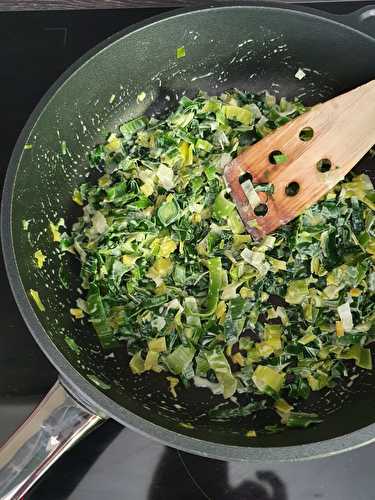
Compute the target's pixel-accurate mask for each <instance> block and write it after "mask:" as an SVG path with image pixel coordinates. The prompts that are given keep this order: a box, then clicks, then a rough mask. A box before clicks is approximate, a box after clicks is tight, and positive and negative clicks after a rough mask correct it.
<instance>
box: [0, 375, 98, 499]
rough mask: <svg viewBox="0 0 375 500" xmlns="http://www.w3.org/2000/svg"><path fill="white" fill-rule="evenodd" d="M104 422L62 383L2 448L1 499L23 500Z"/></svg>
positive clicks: (53, 389) (0, 453)
mask: <svg viewBox="0 0 375 500" xmlns="http://www.w3.org/2000/svg"><path fill="white" fill-rule="evenodd" d="M101 422H103V419H102V418H101V417H100V416H98V415H95V413H93V412H91V411H90V410H89V409H87V408H85V407H84V406H83V405H82V404H81V403H79V402H78V401H76V400H75V399H74V398H73V397H72V396H71V395H70V394H69V393H68V392H67V391H66V389H65V388H64V387H63V385H62V384H61V382H60V381H57V382H56V384H55V385H54V386H53V387H52V389H51V390H50V391H49V393H48V394H47V395H46V397H45V398H44V399H43V401H42V402H41V403H40V404H39V406H38V407H37V408H36V409H35V410H34V412H33V413H32V414H31V415H30V416H29V418H28V419H27V420H26V422H25V423H24V424H23V425H22V426H21V427H20V428H19V429H18V430H17V431H16V432H15V433H14V434H13V436H11V437H10V439H9V440H8V441H7V442H6V443H5V444H4V446H3V447H2V448H1V449H0V498H1V500H19V499H21V498H22V497H23V495H24V494H25V493H27V491H29V489H30V488H31V487H32V486H33V484H34V483H35V482H36V481H37V480H38V479H39V478H40V477H41V476H42V475H43V474H44V473H45V472H46V471H47V470H48V469H49V468H50V467H51V465H52V464H53V463H54V462H56V460H57V459H58V458H60V456H61V455H62V454H63V453H65V452H66V451H67V450H69V449H70V448H71V447H72V446H73V445H74V444H75V443H76V442H77V441H78V440H79V439H81V438H82V437H83V436H85V435H86V434H88V432H89V431H91V430H92V429H93V428H94V427H96V426H97V425H99V424H100V423H101Z"/></svg>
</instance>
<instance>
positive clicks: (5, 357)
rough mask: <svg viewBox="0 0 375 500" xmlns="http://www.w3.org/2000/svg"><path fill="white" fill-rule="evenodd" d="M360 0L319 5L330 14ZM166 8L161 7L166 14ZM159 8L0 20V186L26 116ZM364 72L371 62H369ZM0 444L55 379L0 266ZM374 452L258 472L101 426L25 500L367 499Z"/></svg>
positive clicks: (373, 483)
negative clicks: (110, 41)
mask: <svg viewBox="0 0 375 500" xmlns="http://www.w3.org/2000/svg"><path fill="white" fill-rule="evenodd" d="M366 3H368V2H363V3H362V2H342V3H324V4H323V3H319V4H314V6H315V7H316V8H320V9H322V10H328V11H331V12H336V13H341V14H344V13H347V12H350V11H353V10H355V9H357V8H359V7H361V6H363V5H365V4H366ZM164 10H165V9H164ZM162 11H163V9H131V10H116V11H86V12H84V11H75V12H69V11H65V12H51V11H50V12H33V13H29V12H23V13H17V14H15V13H7V14H0V61H1V70H0V75H1V80H0V88H1V93H0V112H1V115H0V137H1V141H0V148H1V149H0V151H1V155H0V183H1V184H2V182H3V180H4V175H5V170H6V167H7V163H8V159H9V156H10V154H11V150H12V148H13V146H14V143H15V141H16V139H17V136H18V134H19V132H20V131H21V128H22V126H23V125H24V123H25V121H26V119H27V117H28V115H29V113H30V112H31V111H32V109H33V107H34V106H35V105H36V103H37V102H38V100H39V99H40V97H41V96H42V95H43V93H44V92H45V91H46V90H47V88H48V87H49V85H50V84H51V83H52V82H53V81H54V80H55V79H56V78H57V77H58V76H59V75H60V74H61V73H62V72H63V70H64V69H65V68H66V67H67V66H69V64H71V63H72V62H73V61H74V60H76V59H77V58H78V57H79V56H80V55H81V54H83V53H84V52H85V51H86V50H87V49H89V48H91V47H92V46H94V45H95V44H96V43H98V42H99V41H101V40H103V39H104V38H106V37H107V36H109V35H110V34H112V33H114V32H116V31H118V30H119V29H121V28H124V27H126V26H129V25H130V24H132V23H134V22H137V21H140V20H142V19H144V18H146V17H149V16H151V15H154V14H157V13H160V12H162ZM369 64H372V62H369ZM0 297H1V300H0V318H1V330H0V443H2V442H3V441H4V440H5V439H6V437H7V436H9V434H10V433H11V432H13V430H15V429H16V428H17V426H18V425H20V424H21V423H22V421H23V420H24V418H25V417H26V416H27V415H28V414H29V413H30V412H31V411H32V409H33V408H34V407H35V405H36V404H37V402H38V401H39V400H40V399H41V398H42V396H43V394H44V393H45V392H46V391H47V390H48V388H49V387H50V386H51V385H52V383H53V382H54V380H55V379H56V371H55V370H54V368H52V366H51V365H50V364H49V363H48V361H47V360H46V359H45V358H44V356H43V355H42V354H41V352H40V351H39V349H38V347H37V346H36V344H35V343H34V341H33V339H32V337H31V335H30V334H29V333H28V331H27V329H26V327H25V325H24V323H23V321H22V319H21V317H20V314H19V312H18V310H17V307H16V305H15V303H14V300H13V297H12V295H11V291H10V288H9V285H8V282H7V278H6V275H5V271H4V266H3V263H2V260H1V258H0ZM374 461H375V445H372V446H367V447H365V448H362V449H360V450H357V451H353V452H350V453H346V454H343V455H339V456H336V457H332V458H326V459H322V460H316V461H312V462H304V463H295V464H281V465H280V464H279V465H274V466H267V467H262V466H259V465H251V464H246V463H224V462H220V461H217V460H209V459H204V458H200V457H195V456H192V455H189V454H187V453H182V452H178V451H176V450H173V449H169V448H166V447H164V446H162V445H160V444H156V443H154V442H153V441H151V440H149V439H146V438H144V437H141V436H139V435H138V434H135V433H134V432H132V431H129V430H127V429H124V428H123V427H121V426H120V425H119V424H116V423H115V422H111V421H110V422H107V423H106V424H104V425H103V426H102V427H101V428H99V429H98V430H96V431H95V432H94V433H93V434H91V435H90V436H89V437H88V438H86V439H85V440H84V441H82V442H81V443H80V444H79V445H78V446H77V447H76V448H74V449H73V450H72V451H71V452H70V453H69V454H68V455H66V456H65V457H63V458H62V459H61V460H60V461H59V462H58V463H57V464H56V465H55V466H54V467H53V468H52V470H51V471H50V472H49V473H48V474H47V476H46V478H45V479H44V480H43V481H42V482H40V483H39V484H38V485H37V487H35V488H34V490H33V492H32V493H31V494H30V495H28V496H27V498H29V499H32V500H60V499H64V500H65V499H71V500H86V499H89V500H103V499H104V498H106V497H107V498H110V499H111V500H120V499H125V500H175V499H176V497H177V498H178V500H201V499H202V500H204V499H212V500H225V499H228V500H229V499H231V500H232V499H233V500H315V499H325V500H352V499H353V500H354V499H355V500H375V475H374V473H373V463H374Z"/></svg>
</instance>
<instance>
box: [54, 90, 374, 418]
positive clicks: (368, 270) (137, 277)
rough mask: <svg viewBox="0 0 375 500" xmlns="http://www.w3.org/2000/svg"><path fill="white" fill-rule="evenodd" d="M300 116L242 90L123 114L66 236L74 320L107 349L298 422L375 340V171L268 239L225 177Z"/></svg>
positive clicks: (97, 154) (367, 354)
mask: <svg viewBox="0 0 375 500" xmlns="http://www.w3.org/2000/svg"><path fill="white" fill-rule="evenodd" d="M304 111H305V107H304V106H303V104H302V103H301V102H298V101H293V102H290V101H287V100H286V99H284V98H282V99H281V100H280V101H279V102H277V101H276V99H275V97H273V96H271V95H269V94H267V93H264V94H262V95H255V94H252V93H249V92H241V91H239V90H234V91H228V92H227V93H225V94H224V95H221V96H220V97H208V96H207V95H206V94H203V93H200V94H199V95H198V96H197V97H196V98H195V99H190V98H188V97H182V98H181V100H180V102H179V105H178V107H177V109H176V110H175V111H174V112H173V113H171V114H169V115H168V116H166V117H163V118H155V117H151V118H149V117H145V116H143V117H139V118H136V119H133V120H131V121H129V122H127V123H124V124H123V125H121V126H120V127H119V130H118V131H117V132H114V133H111V134H110V135H109V137H108V139H107V141H106V142H105V144H100V145H98V146H96V148H95V149H94V150H93V151H92V152H91V153H90V155H89V161H90V164H91V165H92V167H93V168H94V169H97V170H98V171H99V173H100V177H99V178H98V180H97V182H96V184H94V185H91V184H82V185H81V186H80V187H79V189H77V190H75V192H74V194H73V199H74V201H75V202H76V203H77V204H78V205H81V206H82V208H83V215H82V217H80V218H79V220H78V221H77V222H76V223H75V224H74V225H73V227H72V229H71V231H70V232H69V233H63V234H61V235H60V233H59V231H58V230H57V232H58V234H59V238H57V239H56V238H54V239H55V240H56V241H58V240H59V239H60V241H58V244H59V245H60V248H61V249H62V251H70V252H74V253H75V254H76V255H77V257H78V258H79V259H80V261H81V278H82V289H83V290H84V297H80V298H79V299H78V301H77V306H76V307H74V308H73V309H72V310H74V315H73V316H74V317H75V318H78V319H79V318H81V317H82V316H83V315H85V316H86V317H87V318H88V320H89V321H90V322H91V324H92V326H93V327H94V329H95V331H96V334H97V336H98V338H99V340H100V343H101V345H102V347H103V349H105V350H108V351H110V350H112V349H114V348H118V347H121V345H123V348H124V349H125V348H126V349H127V350H128V352H129V355H130V358H129V359H130V362H129V365H130V369H131V371H132V372H133V373H134V376H140V375H141V374H144V373H146V372H150V371H154V372H162V373H163V374H165V377H166V378H167V379H168V381H169V385H170V390H171V393H172V394H173V395H174V396H176V395H177V397H178V392H179V391H183V390H184V386H187V385H189V384H194V385H196V386H198V387H208V388H209V389H211V390H212V391H213V392H214V393H215V394H221V395H222V396H223V398H225V399H227V398H233V397H234V396H236V395H238V394H241V393H248V394H251V395H253V396H254V404H253V405H251V403H250V406H249V408H247V407H246V408H245V407H238V410H236V409H234V410H233V409H232V410H230V411H232V412H233V411H234V412H236V411H238V415H245V414H249V413H251V412H253V411H256V410H257V409H259V408H272V409H274V410H275V411H276V412H277V413H278V414H279V415H280V417H281V422H282V423H283V424H285V425H287V426H290V427H301V426H302V427H306V426H308V425H310V424H312V423H315V422H318V421H319V416H318V415H315V414H306V413H302V412H299V411H297V410H296V409H295V408H294V407H293V404H294V403H295V402H298V400H304V399H307V398H308V396H309V395H310V393H311V391H319V390H322V389H325V388H329V387H332V386H334V385H335V384H340V383H341V381H342V380H343V379H344V378H346V377H349V376H350V377H352V376H353V373H355V372H356V370H358V369H367V370H370V369H372V357H371V351H370V346H369V344H370V343H371V342H372V341H373V339H374V337H375V326H374V319H375V302H374V291H375V265H374V255H375V216H374V210H375V191H374V188H373V186H372V184H371V181H370V179H369V178H368V177H367V176H366V175H364V174H362V175H359V176H353V175H350V176H349V177H348V178H347V179H346V180H345V181H344V182H342V183H341V184H339V185H338V186H336V187H335V188H334V189H333V190H332V191H331V192H330V193H329V194H328V195H327V196H326V197H325V198H324V199H322V200H321V201H320V202H319V203H317V204H316V205H314V206H313V207H311V208H310V209H308V210H307V211H306V212H304V213H303V214H302V215H301V216H300V217H298V218H297V219H295V220H294V221H292V222H291V223H289V224H287V225H285V226H283V227H281V228H279V230H277V232H275V233H274V234H272V235H269V236H267V237H266V238H264V240H263V241H260V242H257V241H253V240H252V238H251V236H250V235H249V234H247V233H246V231H245V228H244V226H243V224H242V222H241V219H240V217H239V215H238V213H237V211H236V209H235V206H234V204H233V203H232V201H231V199H230V196H228V192H227V189H226V186H225V184H224V179H223V177H222V174H223V168H224V166H225V165H226V164H227V163H228V162H229V161H230V160H231V158H233V157H235V156H236V155H238V154H239V152H240V151H241V148H243V147H244V146H246V145H249V144H252V143H255V142H256V141H258V140H259V139H261V138H262V137H264V136H265V135H267V134H268V133H270V132H271V131H272V130H273V129H275V128H276V127H278V126H280V125H283V124H284V123H286V122H288V121H289V120H292V119H293V118H295V117H296V116H298V115H299V114H301V113H303V112H304ZM282 162H283V158H279V159H278V160H276V163H282ZM260 191H263V192H266V193H267V196H272V193H273V187H272V185H270V184H260V185H253V184H252V183H251V182H250V183H249V186H248V195H249V199H250V198H251V199H252V201H253V203H254V206H256V205H257V203H258V201H257V200H259V196H258V193H259V192H260ZM55 229H56V228H55ZM60 232H61V230H60ZM144 376H148V375H147V373H146V375H144ZM354 376H355V375H354ZM219 413H220V411H219ZM214 414H215V411H213V413H212V418H214V417H215V415H214Z"/></svg>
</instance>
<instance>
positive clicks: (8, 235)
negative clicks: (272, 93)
mask: <svg viewBox="0 0 375 500" xmlns="http://www.w3.org/2000/svg"><path fill="white" fill-rule="evenodd" d="M237 8H241V9H257V10H259V9H264V10H267V9H270V10H287V11H289V12H290V13H291V14H296V15H298V14H307V15H310V16H312V17H316V18H319V19H320V20H324V21H326V22H327V23H328V22H332V23H334V24H338V25H340V26H342V27H344V28H346V29H348V30H350V31H353V32H356V33H357V34H358V35H360V36H362V37H365V38H367V39H369V40H372V41H373V40H374V39H373V38H372V37H370V36H369V35H366V34H364V33H362V32H361V31H359V30H357V29H355V28H353V27H351V26H348V25H346V24H344V23H343V21H344V18H345V16H334V15H329V14H326V13H325V12H321V11H318V10H315V9H310V8H303V7H300V6H294V5H293V6H291V5H290V4H289V5H288V4H287V5H286V4H278V3H276V2H255V1H254V2H248V3H246V4H244V3H243V2H241V3H235V2H231V3H230V4H229V3H228V5H220V6H204V7H202V6H199V7H197V8H189V9H176V10H172V11H168V12H166V13H163V14H161V15H158V16H153V17H150V18H148V19H145V20H144V21H141V22H139V23H137V24H134V25H132V26H130V27H127V28H125V29H123V30H120V31H118V32H116V33H115V34H113V35H112V36H110V37H108V38H106V39H105V40H104V41H102V42H100V43H99V44H97V45H96V46H95V47H93V48H92V49H90V50H89V51H87V52H86V53H85V54H83V55H82V56H81V57H80V58H79V59H78V60H77V61H75V62H74V63H73V64H72V65H71V66H70V67H69V68H67V69H66V70H65V71H64V73H63V74H62V75H61V76H60V77H59V78H58V79H57V80H56V81H55V82H54V83H53V84H52V85H51V87H50V88H49V89H48V90H47V92H46V93H45V94H44V95H43V97H42V98H41V100H40V101H39V103H38V104H37V106H36V107H35V109H34V110H33V112H32V113H31V115H30V117H29V118H28V120H27V122H26V124H25V126H24V128H23V130H22V132H21V134H20V135H19V137H18V140H17V142H16V145H15V147H14V149H13V153H12V155H11V158H10V161H9V165H8V168H7V172H6V177H5V182H4V188H3V196H2V203H1V234H2V238H1V240H2V251H3V256H4V262H5V268H6V272H7V276H8V279H9V282H10V286H11V289H12V292H13V296H14V298H15V300H16V303H17V306H18V308H19V310H20V312H21V314H22V317H23V319H24V321H25V323H26V325H27V327H28V329H29V331H30V333H31V334H32V335H33V337H34V339H35V341H36V342H37V344H38V346H39V347H40V348H41V350H42V351H43V353H44V354H45V355H46V357H47V358H48V359H49V361H50V362H51V363H52V364H53V366H54V367H55V368H56V369H57V371H58V372H59V373H60V378H61V379H62V382H63V385H64V386H65V387H67V388H68V390H69V391H70V392H71V393H72V394H73V395H74V396H75V397H76V398H77V399H78V400H80V401H83V402H85V403H86V405H87V406H88V407H89V408H90V409H91V410H92V411H94V412H95V413H97V414H99V415H101V416H104V417H110V418H113V419H114V420H116V421H118V422H119V423H121V424H122V425H125V426H126V427H128V428H129V429H131V430H134V431H136V432H138V433H140V434H142V435H144V436H146V437H149V438H151V439H154V440H156V441H158V442H160V443H162V444H164V445H167V446H172V447H174V448H176V449H179V450H182V451H186V452H190V453H195V454H197V455H201V456H203V457H208V458H216V459H220V460H226V461H252V462H262V463H265V462H268V463H270V462H289V461H298V460H308V459H312V458H322V457H328V456H331V455H335V454H337V453H340V452H344V451H349V450H352V449H355V448H358V447H361V446H364V445H366V444H369V443H371V442H374V441H375V424H370V425H368V426H366V427H363V428H361V429H358V430H356V431H353V432H351V433H348V434H344V435H342V436H339V437H336V438H332V439H328V440H325V441H317V442H314V443H308V444H303V445H293V446H287V447H272V448H271V447H264V448H260V447H250V446H249V447H244V446H233V445H224V444H220V443H216V442H213V441H205V440H202V439H198V438H195V437H192V436H190V435H189V434H188V431H187V432H186V433H182V432H181V433H177V432H175V431H172V430H169V429H166V428H165V427H162V426H160V425H157V424H154V423H153V422H151V421H149V420H147V419H145V418H143V417H140V416H138V415H137V414H135V413H133V412H131V411H129V410H127V409H125V408H124V407H122V406H121V405H120V404H118V403H116V402H115V401H113V400H112V399H111V398H109V397H108V396H107V395H106V394H105V393H103V392H101V391H100V390H99V389H98V388H97V387H96V386H95V385H93V384H92V383H90V382H89V381H88V380H86V379H85V378H84V376H83V375H81V374H80V373H79V372H78V371H77V370H76V369H75V368H74V367H73V366H72V365H71V364H70V362H69V361H68V360H67V358H65V356H64V355H63V354H62V353H61V352H60V351H59V350H58V349H57V347H56V346H55V344H54V343H53V341H52V340H51V339H50V338H49V337H48V335H47V333H46V331H45V329H44V328H43V326H42V324H41V323H40V321H39V319H38V317H37V315H36V314H35V312H34V309H33V307H32V305H31V303H30V300H29V298H28V297H27V295H26V292H25V290H24V287H23V284H22V280H21V277H20V274H19V272H18V267H17V262H16V258H15V252H14V249H13V235H12V223H11V215H12V204H13V198H12V195H13V186H14V182H15V179H16V176H17V171H18V166H19V162H20V159H21V156H22V152H23V147H24V144H25V142H26V140H27V138H28V137H29V135H30V133H31V131H32V130H33V128H34V127H35V125H36V124H37V123H38V121H39V118H40V116H41V113H42V111H43V109H44V107H45V106H46V105H47V103H48V102H49V100H50V99H51V98H52V97H53V96H54V95H55V93H56V92H58V90H59V89H60V88H61V87H62V86H63V85H64V84H65V83H66V82H67V81H68V80H70V78H72V77H73V76H74V74H75V73H76V72H77V71H79V70H80V69H81V68H82V67H83V66H84V65H85V64H86V63H87V62H88V61H89V60H91V58H92V57H93V56H94V55H96V54H99V53H100V52H101V51H103V50H105V49H106V48H107V47H109V46H110V45H112V44H113V43H116V42H118V41H119V40H120V39H122V38H125V37H127V36H128V35H130V34H132V33H134V32H136V31H140V30H143V29H145V28H147V27H149V26H151V25H154V24H158V23H161V22H163V21H166V20H168V19H170V18H176V17H179V16H183V15H186V14H189V13H197V12H202V13H203V12H206V11H207V10H210V11H215V10H216V11H222V10H225V9H237Z"/></svg>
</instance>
